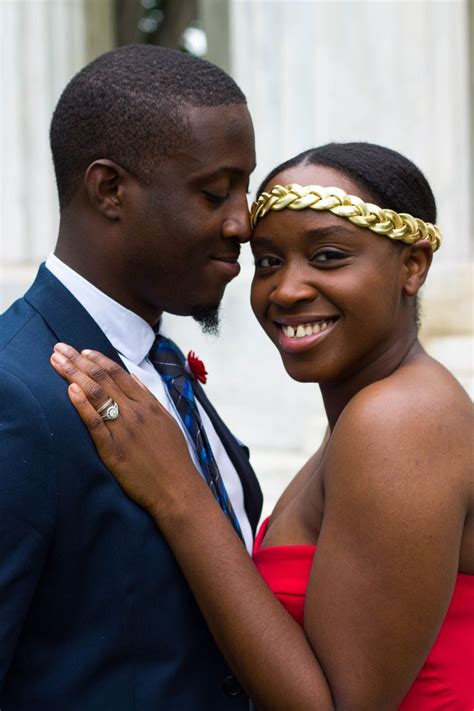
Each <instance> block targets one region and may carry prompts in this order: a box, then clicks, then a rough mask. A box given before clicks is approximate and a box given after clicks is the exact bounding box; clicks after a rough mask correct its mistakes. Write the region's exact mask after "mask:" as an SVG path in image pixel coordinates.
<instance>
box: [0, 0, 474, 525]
mask: <svg viewBox="0 0 474 711" xmlns="http://www.w3.org/2000/svg"><path fill="white" fill-rule="evenodd" d="M199 14H200V19H201V22H202V24H203V26H204V29H205V30H206V32H207V42H208V57H209V59H211V60H212V61H214V62H216V63H217V64H220V65H221V66H223V67H224V68H225V69H227V70H228V71H230V72H231V74H232V75H233V76H234V77H235V78H236V80H237V81H238V82H239V84H240V85H241V86H242V88H243V90H244V91H245V93H246V95H247V97H248V101H249V107H250V110H251V112H252V115H253V117H254V121H255V127H256V135H257V152H258V168H257V170H256V172H255V175H254V176H253V178H252V184H251V188H252V190H253V191H254V190H255V189H256V187H257V185H258V183H259V181H260V180H261V178H262V177H263V176H264V174H265V173H266V172H267V171H268V170H270V169H271V168H272V167H273V166H274V165H276V164H277V163H278V162H280V161H281V160H284V159H286V158H288V157H290V156H291V155H294V154H296V153H297V152H299V151H301V150H304V149H306V148H308V147H310V146H313V145H318V144H322V143H325V142H327V141H330V140H369V141H373V142H378V143H382V144H385V145H388V146H390V147H392V148H395V149H397V150H400V151H401V152H402V153H404V154H406V155H407V156H408V157H410V158H411V159H412V160H414V161H415V163H417V164H418V165H419V167H420V168H422V170H423V171H424V172H425V174H426V175H427V177H428V179H429V181H430V182H431V184H432V187H433V190H434V192H435V195H436V197H437V201H438V206H439V220H438V221H439V224H440V226H441V227H442V229H443V233H444V235H445V241H444V244H443V247H442V248H441V250H440V251H439V252H438V253H437V254H436V255H435V259H434V265H433V269H432V273H431V274H430V278H429V280H428V284H427V286H426V288H425V295H424V306H423V311H424V325H423V329H422V339H423V342H424V344H425V346H426V347H427V349H428V351H429V352H430V353H432V354H433V355H435V356H436V357H438V358H439V359H440V360H441V361H442V362H444V363H445V364H446V365H447V366H448V367H449V368H450V369H451V370H452V371H453V372H454V374H455V375H456V376H457V377H458V378H459V379H460V381H461V382H462V383H463V385H464V386H465V387H466V388H467V389H468V391H469V392H470V393H471V394H472V393H473V391H474V387H473V363H472V283H473V279H472V264H473V262H472V240H471V230H472V198H471V193H472V160H473V159H472V141H471V131H472V119H473V111H472V95H471V82H472V68H471V64H470V56H471V53H472V44H473V43H472V37H473V31H472V15H471V16H470V17H469V2H468V0H408V1H405V0H383V1H379V0H326V1H323V0H291V2H287V1H283V0H281V1H280V0H200V2H199ZM469 20H470V22H471V25H470V24H469ZM114 22H115V16H114V4H113V1H112V0H54V1H52V0H13V1H9V2H0V27H1V29H0V33H1V34H0V37H1V42H2V55H1V96H0V100H1V105H2V109H3V110H2V113H1V138H2V141H1V143H2V149H1V150H2V154H1V173H0V174H1V191H0V193H1V205H0V208H1V234H0V244H1V252H0V279H1V288H0V309H1V310H3V309H4V308H6V307H7V306H8V305H9V304H10V303H11V302H12V301H13V299H14V298H16V297H17V296H18V295H20V294H21V293H22V292H23V291H24V289H25V288H26V287H27V286H28V284H29V283H30V282H31V280H32V279H33V277H34V275H35V273H36V269H37V266H38V264H39V262H40V261H42V260H43V259H44V258H45V257H46V256H47V254H48V252H49V251H50V250H51V249H52V247H53V245H54V242H55V237H56V231H57V222H58V219H57V204H56V194H55V186H54V179H53V172H52V167H51V164H50V157H49V145H48V127H49V121H50V117H51V112H52V110H53V108H54V105H55V103H56V101H57V98H58V97H59V94H60V92H61V90H62V89H63V87H64V86H65V84H66V83H67V81H68V80H69V78H70V77H71V76H72V75H73V74H74V73H75V72H76V71H77V70H78V69H79V68H80V67H81V66H83V64H84V63H86V62H87V61H89V60H90V59H92V58H93V57H95V56H96V55H97V54H99V53H101V52H102V51H105V50H107V49H109V48H110V47H112V46H113V44H114V38H115V34H114V27H115V25H114ZM243 251H244V255H243V259H242V262H243V266H244V268H243V271H242V275H241V276H240V277H239V279H238V280H236V281H235V282H233V283H232V284H231V285H230V287H229V288H228V291H227V293H226V296H225V299H224V304H223V319H222V333H221V337H220V339H219V340H217V341H216V340H214V339H212V338H210V337H205V336H203V335H202V334H201V333H200V331H199V329H198V327H197V326H196V325H195V324H194V322H192V321H191V320H190V319H179V318H170V317H166V320H167V322H168V327H169V330H170V332H171V333H172V334H174V335H175V336H176V338H177V340H179V342H180V344H181V345H182V347H183V349H184V350H186V349H188V348H189V349H193V350H195V351H196V352H197V353H198V354H199V355H200V356H201V357H202V358H203V359H204V361H205V363H206V365H207V367H208V370H209V382H208V385H207V386H206V388H207V389H208V392H209V394H210V396H211V397H212V399H213V400H214V402H215V403H216V405H217V407H218V409H219V410H220V411H221V413H222V414H223V416H224V417H225V419H226V420H227V421H228V423H229V425H230V426H231V428H232V429H233V430H234V431H235V433H236V434H237V435H238V436H239V437H240V438H241V439H242V440H243V441H245V442H247V443H248V444H249V445H250V447H251V449H252V455H253V456H252V461H253V463H254V466H255V468H256V469H257V471H258V473H259V475H260V478H261V481H262V484H263V488H264V491H265V495H266V505H265V510H266V511H269V510H270V509H271V506H272V503H273V501H274V500H275V498H276V496H277V493H278V492H279V491H281V489H282V488H283V485H284V483H285V482H286V481H287V480H288V479H289V478H290V476H291V475H292V474H293V473H294V472H295V471H296V469H297V468H298V467H299V466H300V465H301V464H302V463H303V462H304V460H305V459H306V457H307V456H309V455H310V454H311V453H312V452H313V451H314V449H315V448H316V447H317V445H318V442H319V440H320V438H321V436H322V433H323V431H324V428H325V417H324V411H323V408H322V403H321V398H320V395H319V390H318V388H317V386H314V385H303V384H300V383H295V382H293V381H291V380H290V379H289V378H288V376H287V375H286V373H285V371H284V370H283V367H282V365H281V363H280V359H279V356H278V355H277V353H276V351H275V350H274V348H273V346H272V345H271V344H270V342H269V341H268V340H267V339H266V337H265V336H264V335H263V333H261V331H260V329H259V327H258V326H257V324H256V321H255V319H254V317H253V315H252V313H251V310H250V306H249V290H250V282H251V276H252V265H251V258H250V254H249V250H248V249H244V250H243ZM190 268H192V265H190Z"/></svg>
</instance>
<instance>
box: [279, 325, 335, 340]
mask: <svg viewBox="0 0 474 711" xmlns="http://www.w3.org/2000/svg"><path fill="white" fill-rule="evenodd" d="M330 323H331V321H316V322H315V323H301V324H300V325H299V326H296V327H295V326H285V325H283V324H282V330H283V333H284V334H285V336H288V337H289V338H304V337H305V336H313V335H314V334H317V333H320V332H321V331H325V330H326V329H327V328H328V326H329V324H330Z"/></svg>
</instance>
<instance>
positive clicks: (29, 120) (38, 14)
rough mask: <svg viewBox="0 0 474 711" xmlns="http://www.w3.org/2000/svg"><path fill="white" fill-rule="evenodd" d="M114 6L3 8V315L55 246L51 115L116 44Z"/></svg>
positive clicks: (60, 0)
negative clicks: (79, 76)
mask: <svg viewBox="0 0 474 711" xmlns="http://www.w3.org/2000/svg"><path fill="white" fill-rule="evenodd" d="M111 7H112V6H111V2H110V0H101V1H100V2H92V0H9V1H7V2H2V3H0V28H1V29H0V33H1V34H0V37H1V43H2V58H1V95H0V102H1V105H2V107H3V110H2V124H1V145H2V153H1V172H0V175H1V190H0V193H1V234H0V241H1V254H0V270H1V273H0V275H1V286H0V310H3V309H4V308H6V307H7V306H8V305H9V304H10V303H11V301H12V300H13V299H14V298H16V297H17V296H18V295H19V294H21V293H22V291H23V290H24V289H25V288H26V287H27V286H28V284H29V283H30V282H31V280H32V279H33V277H34V274H35V272H36V269H37V266H38V263H39V262H40V261H42V260H43V259H44V258H45V257H46V256H47V254H48V252H49V251H50V250H51V248H52V247H53V245H54V243H55V240H56V233H57V225H58V217H57V213H58V208H57V198H56V187H55V183H54V175H53V168H52V163H51V157H50V149H49V141H48V133H49V123H50V120H51V114H52V111H53V109H54V106H55V104H56V101H57V99H58V98H59V95H60V93H61V91H62V90H63V88H64V86H65V85H66V83H67V82H68V81H69V79H70V78H71V77H72V76H73V74H74V73H75V72H76V71H78V70H79V69H80V68H81V67H82V66H83V65H84V64H85V63H86V62H87V61H89V60H90V59H92V58H93V57H94V56H96V55H97V54H99V53H100V52H102V51H105V49H109V48H110V47H111V45H112V35H111V28H112V22H111V16H110V12H111ZM101 27H102V31H101V30H100V29H99V28H101Z"/></svg>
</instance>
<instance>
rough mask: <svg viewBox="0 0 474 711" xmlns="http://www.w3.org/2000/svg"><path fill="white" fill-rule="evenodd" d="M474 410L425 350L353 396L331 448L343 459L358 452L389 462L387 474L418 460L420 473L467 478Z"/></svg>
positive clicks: (464, 394) (459, 386) (452, 380)
mask: <svg viewBox="0 0 474 711" xmlns="http://www.w3.org/2000/svg"><path fill="white" fill-rule="evenodd" d="M473 413H474V411H473V407H472V403H471V401H470V399H469V397H468V395H467V394H466V392H465V391H464V390H463V388H462V387H461V385H460V384H459V383H458V382H457V381H456V380H455V378H454V377H453V376H452V375H451V374H450V373H449V371H447V370H446V368H444V366H442V365H441V364H440V363H438V362H437V361H435V360H433V359H432V358H430V357H429V356H427V355H426V354H422V355H420V357H416V358H414V359H412V360H411V361H410V363H408V364H406V365H404V366H402V367H400V368H398V369H397V370H396V371H395V372H394V373H392V374H391V375H390V376H389V377H387V378H384V379H383V380H380V381H377V382H375V383H372V384H371V385H369V386H367V387H366V388H364V389H363V390H361V391H360V392H359V393H357V395H355V396H354V397H353V398H352V400H351V401H350V402H349V403H348V404H347V406H346V407H345V409H344V411H343V412H342V414H341V416H340V418H339V420H338V422H337V425H336V427H335V428H334V432H333V438H332V440H333V441H332V443H331V444H332V449H333V450H335V449H337V460H338V461H339V462H341V464H342V463H343V462H344V460H346V459H349V458H350V459H352V460H353V459H354V457H361V458H362V459H364V460H366V461H367V462H368V461H369V459H370V460H372V461H376V460H377V462H378V464H379V465H380V463H381V462H385V465H386V466H385V467H384V470H385V475H386V476H390V471H392V472H394V471H395V469H391V466H390V464H391V463H392V464H393V465H395V464H396V465H397V472H396V476H397V477H399V476H403V473H402V472H403V470H406V471H409V470H411V469H412V468H413V466H414V465H415V464H416V470H417V472H418V473H419V475H420V476H427V477H432V476H437V477H439V479H441V480H443V479H444V480H448V479H449V480H450V481H453V479H458V480H459V482H460V483H461V482H462V481H464V482H467V481H469V480H470V477H471V476H472V447H471V444H470V443H471V433H472V425H473ZM344 455H346V456H344ZM408 476H411V475H408Z"/></svg>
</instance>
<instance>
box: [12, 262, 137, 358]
mask: <svg viewBox="0 0 474 711" xmlns="http://www.w3.org/2000/svg"><path fill="white" fill-rule="evenodd" d="M24 298H25V301H27V302H28V303H29V304H30V305H31V306H33V308H34V309H36V311H38V313H39V314H41V316H42V317H43V319H44V320H45V321H46V323H47V324H48V326H49V328H50V329H51V330H52V331H53V333H54V334H55V335H56V337H57V339H58V341H62V342H64V343H67V344H68V345H70V346H73V347H74V348H76V350H78V351H81V350H83V349H84V348H90V349H91V350H96V351H100V352H101V353H104V355H106V356H107V357H108V358H111V359H112V360H114V361H115V362H116V363H119V365H121V366H123V362H122V361H121V360H120V357H119V355H118V353H117V351H116V350H115V348H114V347H113V346H112V344H111V343H110V341H109V340H108V339H107V337H106V336H105V334H104V332H103V331H102V330H101V329H100V328H99V326H98V325H97V324H96V322H95V321H94V320H93V319H92V317H91V316H90V315H89V314H88V313H87V311H86V310H85V309H84V307H83V306H82V305H81V304H80V303H79V301H78V300H77V299H76V298H75V297H74V296H73V295H72V294H71V292H70V291H69V290H68V289H66V287H65V286H63V284H61V282H60V281H59V279H56V277H55V276H54V275H53V274H52V273H51V272H50V271H49V269H47V268H46V267H45V265H44V264H42V265H41V266H40V268H39V271H38V274H37V277H36V279H35V281H34V283H33V284H32V286H31V288H30V289H29V290H28V291H27V292H26V294H25V297H24Z"/></svg>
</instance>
